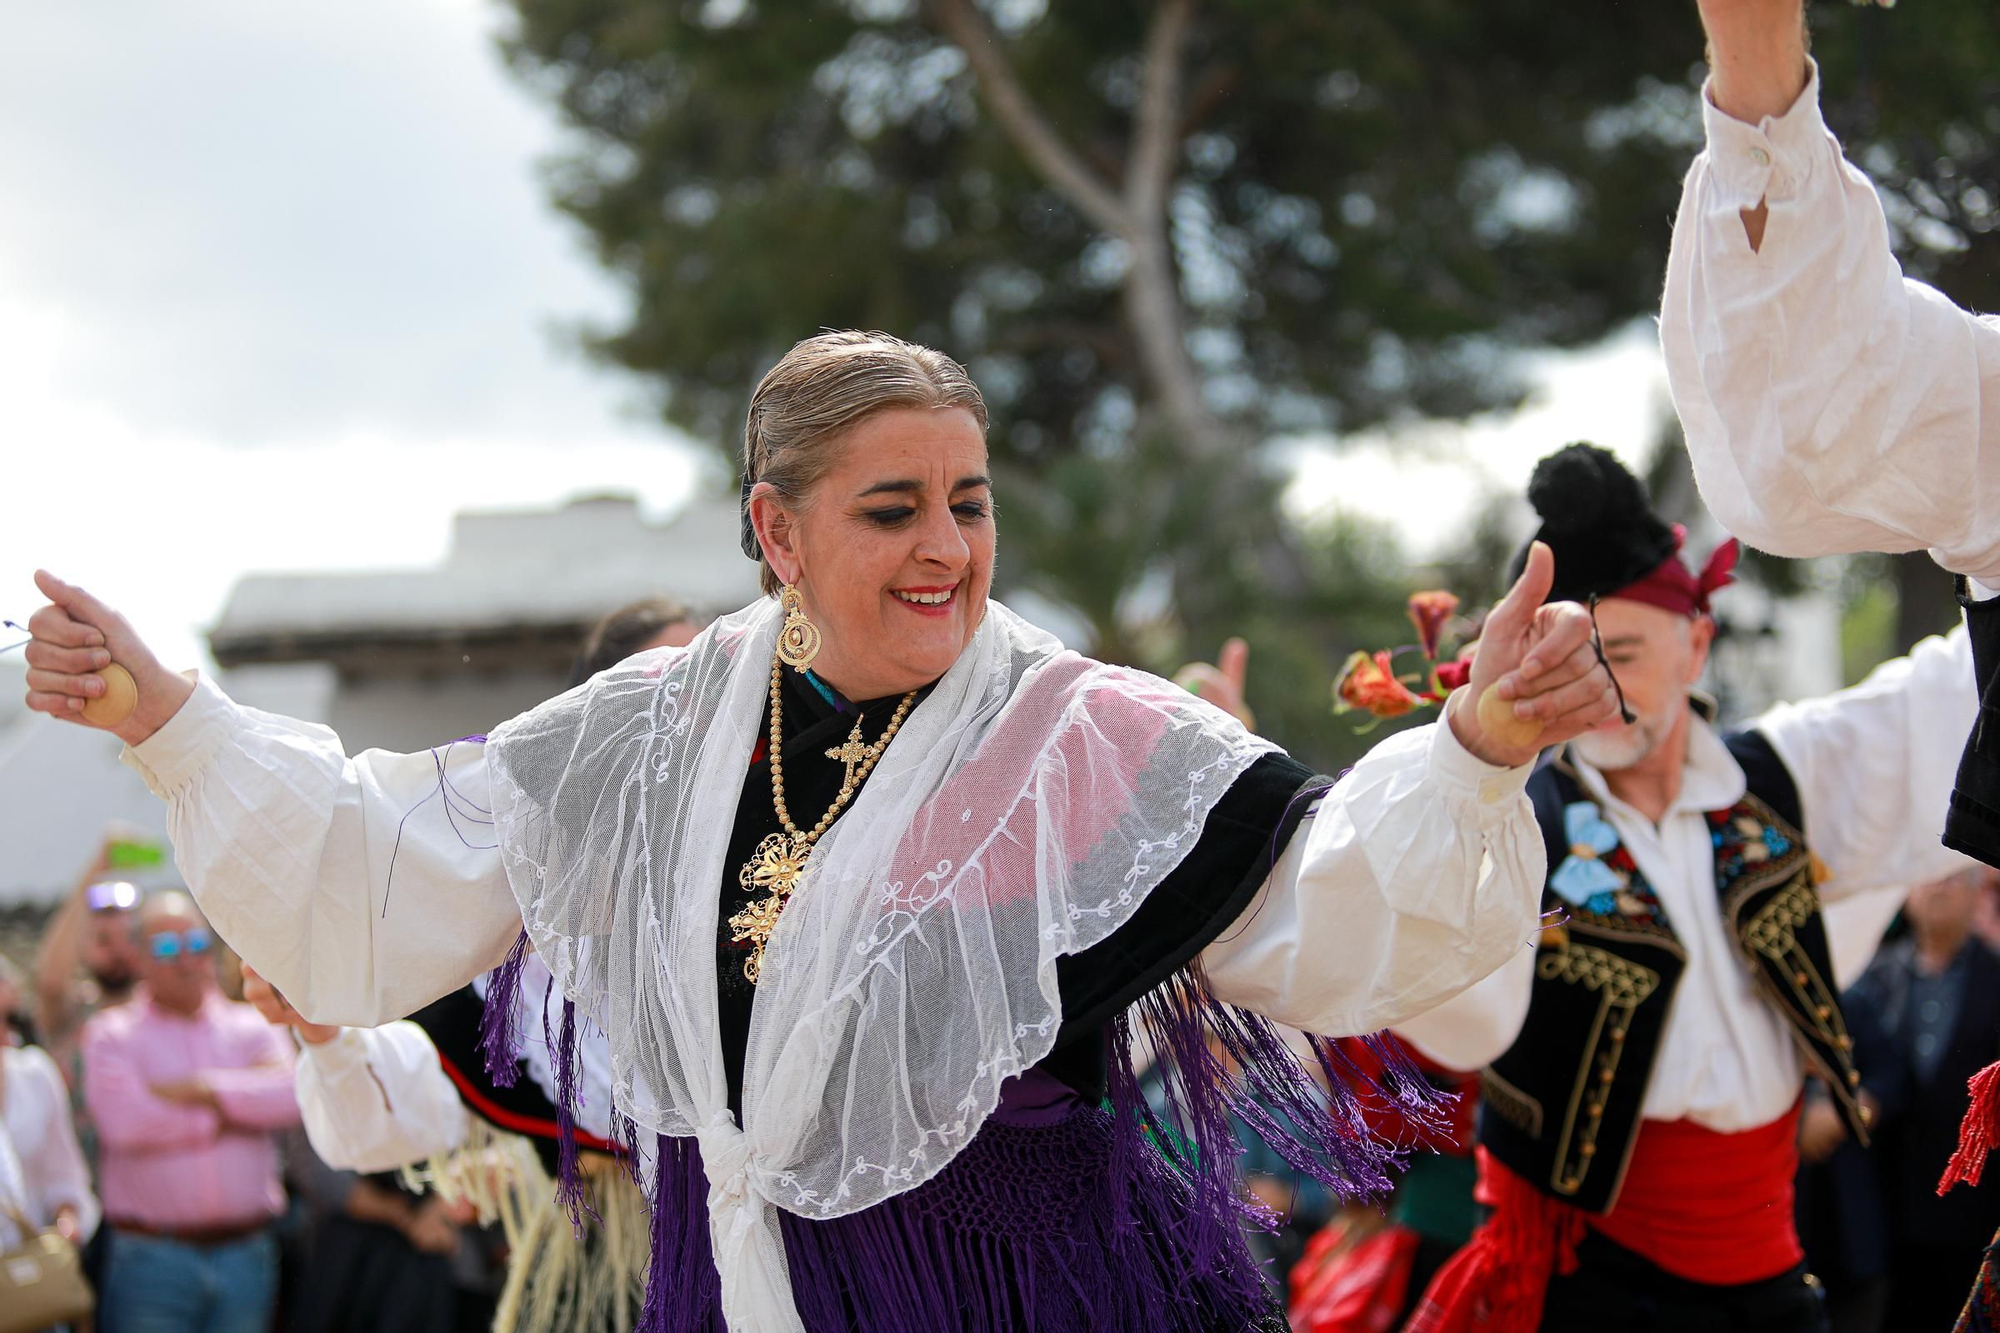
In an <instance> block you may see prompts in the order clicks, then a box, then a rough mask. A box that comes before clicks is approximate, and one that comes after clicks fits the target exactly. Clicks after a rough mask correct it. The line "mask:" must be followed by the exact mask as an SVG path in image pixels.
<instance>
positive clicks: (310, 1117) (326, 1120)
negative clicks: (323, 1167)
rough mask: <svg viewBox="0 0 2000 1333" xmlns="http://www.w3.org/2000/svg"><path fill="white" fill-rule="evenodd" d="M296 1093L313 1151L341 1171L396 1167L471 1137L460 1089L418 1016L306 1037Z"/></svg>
mask: <svg viewBox="0 0 2000 1333" xmlns="http://www.w3.org/2000/svg"><path fill="white" fill-rule="evenodd" d="M298 1095H299V1115H300V1117H301V1119H303V1120H304V1121H305V1126H306V1138H307V1139H309V1140H311V1142H312V1146H313V1151H314V1152H316V1153H318V1154H319V1158H320V1160H321V1161H323V1162H325V1163H326V1164H327V1165H328V1166H331V1167H334V1168H336V1169H338V1170H341V1171H362V1172H372V1171H393V1170H395V1169H396V1168H397V1167H400V1166H408V1165H411V1164H412V1163H416V1162H422V1161H426V1160H428V1159H429V1158H432V1157H436V1156H438V1155H440V1154H442V1153H447V1152H450V1151H451V1150H452V1149H453V1148H456V1147H457V1146H458V1145H459V1144H461V1143H463V1142H465V1130H466V1114H467V1113H466V1110H465V1106H464V1104H463V1103H461V1102H460V1101H459V1099H458V1089H457V1088H455V1087H453V1086H452V1082H451V1079H450V1077H449V1076H448V1075H447V1074H446V1073H445V1072H444V1067H443V1066H442V1065H440V1064H439V1063H438V1053H437V1047H435V1046H433V1045H432V1044H431V1039H430V1037H429V1036H427V1035H426V1034H425V1032H424V1030H423V1029H422V1028H420V1027H418V1026H417V1025H416V1024H415V1023H389V1024H386V1025H384V1026H382V1027H379V1028H342V1029H341V1031H340V1035H339V1036H337V1037H335V1038H334V1039H333V1040H332V1041H329V1042H322V1043H320V1044H318V1045H313V1044H312V1043H309V1042H308V1043H302V1044H301V1047H300V1051H299V1064H298Z"/></svg>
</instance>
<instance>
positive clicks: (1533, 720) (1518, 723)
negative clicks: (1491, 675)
mask: <svg viewBox="0 0 2000 1333" xmlns="http://www.w3.org/2000/svg"><path fill="white" fill-rule="evenodd" d="M1477 716H1478V718H1479V729H1480V730H1481V731H1484V732H1485V733H1486V734H1487V735H1488V736H1491V737H1492V738H1493V739H1494V740H1496V741H1498V742H1500V743H1501V744H1502V745H1505V746H1508V747H1510V748H1513V749H1519V748H1520V747H1522V746H1524V745H1533V744H1534V743H1535V737H1537V736H1539V735H1541V734H1542V726H1543V724H1542V720H1541V719H1540V718H1538V717H1516V716H1514V701H1513V700H1512V699H1502V698H1501V697H1500V683H1499V682H1498V681H1495V682H1494V683H1493V684H1491V685H1488V686H1487V687H1486V692H1485V693H1483V694H1481V695H1480V696H1479V709H1478V714H1477Z"/></svg>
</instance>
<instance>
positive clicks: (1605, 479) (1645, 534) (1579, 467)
mask: <svg viewBox="0 0 2000 1333" xmlns="http://www.w3.org/2000/svg"><path fill="white" fill-rule="evenodd" d="M1528 502H1529V503H1530V504H1532V505H1533V506H1534V507H1535V512H1536V513H1537V514H1539V515H1540V516H1541V520H1542V526H1541V529H1540V530H1539V531H1538V532H1536V533H1535V540H1536V541H1541V542H1546V543H1548V546H1549V549H1550V551H1551V552H1552V553H1553V554H1554V555H1555V558H1556V577H1555V587H1554V589H1553V590H1552V591H1551V592H1550V594H1549V600H1551V601H1565V602H1584V601H1589V600H1590V599H1591V598H1592V597H1629V598H1632V599H1634V600H1636V601H1642V602H1647V603H1650V604H1651V605H1654V606H1659V607H1664V608H1665V609H1667V610H1670V611H1677V612H1682V613H1684V614H1687V615H1698V614H1703V613H1705V612H1707V610H1708V598H1709V594H1710V593H1713V592H1714V591H1715V590H1716V589H1717V588H1720V587H1723V586H1724V585H1726V584H1727V583H1729V582H1730V578H1731V575H1730V571H1731V570H1732V569H1734V568H1735V565H1736V555H1737V546H1736V543H1735V541H1733V540H1731V541H1728V542H1725V543H1723V544H1722V545H1721V546H1720V547H1718V548H1716V551H1715V554H1714V555H1713V556H1711V557H1710V558H1709V562H1708V566H1707V567H1706V568H1705V569H1704V570H1703V571H1702V573H1701V574H1700V575H1699V576H1697V575H1695V574H1694V573H1693V572H1691V571H1690V570H1689V569H1688V567H1687V566H1686V565H1685V564H1683V563H1682V562H1681V545H1682V543H1683V542H1684V541H1685V540H1686V537H1687V530H1686V529H1685V528H1683V527H1681V526H1680V525H1679V524H1677V523H1676V524H1669V523H1668V522H1667V521H1666V520H1664V519H1662V518H1661V517H1660V516H1659V515H1658V514H1656V513H1654V512H1653V507H1652V505H1651V503H1650V502H1649V501H1648V500H1647V498H1646V488H1645V487H1644V486H1643V485H1641V484H1640V482H1639V479H1638V478H1637V477H1635V476H1633V475H1632V473H1631V472H1630V471H1629V470H1628V469H1627V468H1626V467H1625V465H1624V464H1623V463H1620V462H1619V461H1618V460H1617V459H1616V458H1614V457H1613V456H1612V455H1611V453H1610V451H1608V450H1605V449H1600V448H1598V447H1597V446H1596V445H1594V444H1572V445H1568V446H1565V447H1564V448H1561V449H1558V450H1557V451H1556V452H1554V453H1552V454H1550V455H1549V456H1548V457H1547V458H1544V459H1543V460H1542V461H1541V462H1539V463H1537V464H1535V475H1534V476H1533V477H1532V478H1531V479H1530V480H1529V482H1528ZM1527 560H1528V552H1527V548H1525V547H1523V548H1522V550H1521V553H1520V554H1519V555H1518V556H1516V557H1515V558H1514V570H1513V574H1514V577H1516V578H1518V577H1520V573H1521V570H1522V568H1523V567H1524V566H1525V565H1526V564H1527Z"/></svg>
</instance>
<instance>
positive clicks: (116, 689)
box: [83, 662, 139, 727]
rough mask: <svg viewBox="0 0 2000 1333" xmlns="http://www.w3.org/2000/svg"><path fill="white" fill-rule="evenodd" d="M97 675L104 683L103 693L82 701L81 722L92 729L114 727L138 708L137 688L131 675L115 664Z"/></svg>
mask: <svg viewBox="0 0 2000 1333" xmlns="http://www.w3.org/2000/svg"><path fill="white" fill-rule="evenodd" d="M97 675H98V676H99V677H100V678H101V679H102V680H103V681H104V693H102V694H100V695H98V696H97V697H96V698H95V699H86V700H85V701H84V705H83V720H84V721H86V722H88V723H90V724H91V725H92V726H94V727H115V726H117V725H118V724H119V723H120V722H123V721H124V720H125V719H126V718H128V717H130V716H132V710H133V709H135V708H137V707H138V706H139V686H138V684H137V682H135V681H134V680H133V679H132V673H131V672H129V671H127V670H126V669H125V668H124V667H122V666H119V665H118V664H117V663H116V662H113V663H112V664H111V665H110V666H107V667H104V668H102V669H101V670H99V671H98V672H97Z"/></svg>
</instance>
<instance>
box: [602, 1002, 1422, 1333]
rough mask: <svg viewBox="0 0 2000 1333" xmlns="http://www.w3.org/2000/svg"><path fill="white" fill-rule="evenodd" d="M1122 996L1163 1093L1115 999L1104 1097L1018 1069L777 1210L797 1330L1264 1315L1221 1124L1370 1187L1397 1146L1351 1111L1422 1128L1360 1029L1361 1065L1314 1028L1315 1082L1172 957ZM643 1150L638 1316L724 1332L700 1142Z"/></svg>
mask: <svg viewBox="0 0 2000 1333" xmlns="http://www.w3.org/2000/svg"><path fill="white" fill-rule="evenodd" d="M1136 1008H1137V1010H1138V1013H1139V1017H1138V1019H1137V1022H1138V1023H1142V1024H1144V1026H1145V1029H1146V1030H1147V1032H1148V1033H1149V1036H1150V1039H1151V1041H1152V1044H1153V1048H1154V1052H1155V1055H1156V1058H1157V1064H1156V1066H1155V1067H1156V1069H1157V1071H1158V1075H1159V1078H1160V1081H1161V1086H1162V1088H1163V1091H1164V1093H1165V1101H1166V1109H1165V1110H1155V1109H1154V1108H1153V1107H1151V1106H1149V1105H1148V1103H1147V1101H1146V1098H1145V1096H1144V1094H1143V1092H1142V1091H1141V1088H1140V1080H1139V1078H1138V1076H1137V1074H1136V1072H1135V1069H1134V1064H1133V1060H1132V1052H1131V1042H1132V1033H1133V1031H1134V1021H1133V1020H1132V1019H1131V1018H1130V1016H1129V1015H1128V1016H1126V1017H1121V1018H1120V1019H1119V1020H1118V1022H1117V1023H1116V1024H1114V1026H1113V1027H1112V1029H1111V1031H1110V1034H1109V1040H1110V1050H1109V1052H1108V1055H1109V1061H1108V1065H1109V1080H1108V1087H1109V1093H1110V1096H1109V1099H1108V1106H1107V1107H1105V1108H1096V1107H1089V1106H1085V1105H1083V1104H1082V1103H1081V1102H1080V1101H1079V1100H1078V1099H1077V1098H1076V1097H1075V1096H1074V1095H1073V1094H1071V1093H1069V1092H1068V1090H1067V1089H1066V1088H1064V1087H1063V1086H1062V1085H1061V1084H1059V1083H1058V1082H1057V1081H1056V1080H1054V1079H1053V1078H1052V1077H1051V1076H1050V1075H1047V1074H1043V1073H1040V1072H1038V1071H1030V1072H1029V1073H1027V1074H1025V1075H1022V1076H1020V1077H1019V1078H1016V1079H1011V1080H1009V1082H1008V1084H1007V1085H1006V1087H1005V1089H1003V1096H1002V1101H1001V1105H1000V1107H999V1108H998V1109H997V1110H996V1111H995V1112H994V1114H993V1116H992V1117H991V1118H990V1119H989V1120H988V1121H987V1123H986V1125H985V1126H984V1127H983V1128H982V1129H981V1131H980V1132H979V1134H978V1135H977V1136H976V1137H975V1138H974V1139H973V1141H972V1142H971V1143H970V1144H969V1145H967V1146H966V1148H965V1149H964V1151H962V1152H961V1153H960V1154H959V1155H958V1156H957V1157H955V1158H953V1159H952V1161H951V1162H950V1163H949V1164H947V1165H946V1166H945V1168H944V1169H943V1170H942V1171H940V1172H939V1173H938V1174H937V1175H936V1176H935V1177H933V1178H932V1179H931V1180H930V1181H929V1182H927V1183H926V1184H924V1185H922V1186H920V1187H919V1188H917V1189H914V1190H911V1191H909V1192H907V1193H904V1194H899V1195H896V1196H894V1197H893V1198H890V1199H888V1200H886V1201H885V1202H883V1203H881V1204H878V1205H876V1206H875V1207H873V1208H870V1209H866V1210H864V1211H862V1212H859V1213H854V1214H850V1215H848V1216H845V1217H840V1218H835V1219H833V1220H831V1221H824V1222H815V1221H808V1220H806V1219H804V1218H800V1217H797V1216H794V1215H792V1214H790V1213H782V1212H781V1213H780V1214H779V1223H780V1228H781V1230H782V1232H783V1236H784V1242H785V1255H786V1264H787V1267H788V1269H789V1271H790V1274H791V1280H792V1289H793V1296H794V1299H795V1300H796V1302H797V1305H798V1310H799V1315H800V1318H801V1319H802V1321H803V1322H804V1324H805V1326H806V1328H807V1329H808V1330H809V1331H810V1333H848V1331H849V1330H853V1331H854V1333H918V1331H919V1330H924V1331H926V1333H928V1330H933V1329H964V1330H969V1331H970V1333H1006V1331H1008V1330H1013V1329H1018V1328H1035V1329H1041V1330H1048V1331H1049V1333H1101V1331H1105V1330H1122V1331H1129V1333H1141V1331H1143V1333H1213V1331H1214V1330H1219V1329H1232V1330H1235V1329H1249V1328H1264V1327H1273V1328H1282V1327H1283V1326H1284V1324H1283V1317H1282V1315H1281V1314H1277V1313H1276V1312H1275V1310H1274V1307H1273V1305H1272V1298H1271V1296H1270V1294H1269V1291H1268V1289H1267V1287H1266V1284H1265V1280H1264V1275H1263V1274H1262V1272H1261V1271H1260V1269H1259V1267H1258V1264H1257V1262H1256V1260H1255V1259H1254V1258H1253V1256H1252V1254H1251V1252H1250V1248H1249V1246H1248V1244H1247V1243H1246V1241H1245V1236H1244V1227H1245V1226H1246V1225H1251V1226H1269V1225H1271V1224H1272V1223H1273V1222H1274V1221H1275V1220H1276V1219H1275V1218H1273V1217H1272V1216H1271V1214H1269V1213H1268V1212H1267V1211H1266V1210H1264V1209H1263V1208H1261V1207H1260V1206H1258V1205H1257V1204H1255V1203H1254V1202H1253V1201H1251V1200H1250V1199H1249V1198H1248V1197H1247V1195H1246V1194H1245V1192H1244V1191H1243V1190H1242V1187H1241V1185H1240V1182H1239V1181H1238V1178H1237V1174H1236V1159H1237V1156H1238V1154H1239V1153H1240V1152H1241V1151H1242V1148H1241V1144H1240V1142H1239V1140H1238V1139H1237V1137H1236V1131H1235V1122H1241V1123H1242V1124H1244V1125H1247V1126H1248V1127H1249V1128H1250V1129H1252V1130H1253V1131H1255V1132H1257V1133H1259V1134H1260V1135H1262V1136H1263V1137H1264V1138H1265V1139H1266V1140H1267V1141H1268V1142H1269V1143H1271V1145H1272V1146H1273V1147H1274V1148H1275V1149H1277V1151H1278V1152H1279V1153H1280V1154H1281V1155H1282V1156H1283V1157H1284V1159H1285V1160H1286V1161H1287V1162H1289V1163H1291V1164H1292V1165H1293V1166H1294V1167H1296V1168H1297V1169H1299V1170H1300V1171H1302V1172H1304V1173H1305V1174H1307V1175H1310V1176H1311V1177H1312V1178H1313V1179H1315V1180H1317V1181H1319V1182H1320V1183H1321V1184H1322V1185H1324V1186H1326V1187H1327V1188H1328V1189H1329V1190H1331V1191H1332V1192H1333V1193H1334V1194H1335V1195H1336V1197H1339V1198H1341V1199H1354V1198H1359V1197H1363V1196H1366V1195H1368V1194H1372V1193H1376V1192H1379V1191H1381V1190H1383V1189H1385V1188H1386V1187H1387V1185H1388V1184H1389V1173H1390V1171H1391V1169H1393V1167H1394V1166H1395V1163H1396V1159H1397V1158H1399V1157H1400V1156H1401V1155H1402V1153H1403V1151H1404V1149H1405V1146H1406V1145H1401V1144H1396V1143H1391V1142H1388V1141H1386V1140H1384V1139H1382V1138H1381V1137H1380V1136H1379V1134H1378V1133H1377V1131H1376V1130H1375V1129H1374V1128H1373V1127H1372V1125H1371V1117H1372V1116H1373V1115H1374V1114H1375V1113H1378V1112H1384V1111H1392V1110H1393V1111H1395V1112H1397V1113H1398V1114H1400V1116H1401V1117H1403V1118H1404V1119H1405V1120H1406V1121H1408V1122H1410V1123H1411V1124H1413V1125H1414V1126H1416V1127H1418V1128H1419V1129H1421V1128H1422V1127H1424V1126H1431V1125H1437V1124H1439V1123H1440V1121H1441V1120H1442V1117H1443V1115H1444V1113H1445V1110H1446V1108H1447V1107H1448V1105H1449V1102H1450V1098H1449V1096H1448V1095H1447V1094H1444V1093H1440V1092H1438V1091H1437V1090H1435V1089H1433V1088H1432V1087H1431V1086H1430V1085H1429V1084H1428V1083H1427V1082H1426V1081H1425V1080H1424V1079H1423V1077H1422V1076H1421V1074H1419V1073H1418V1072H1417V1071H1416V1070H1415V1069H1414V1068H1413V1067H1412V1066H1411V1065H1410V1064H1409V1063H1408V1062H1407V1060H1406V1059H1404V1058H1403V1057H1402V1056H1400V1055H1399V1054H1397V1053H1396V1052H1395V1051H1394V1049H1393V1048H1392V1047H1390V1046H1388V1045H1386V1044H1385V1043H1381V1042H1378V1041H1374V1040H1373V1039H1370V1040H1369V1041H1368V1043H1367V1045H1368V1046H1369V1048H1370V1053H1371V1054H1372V1055H1374V1056H1375V1057H1377V1058H1379V1059H1380V1060H1381V1062H1382V1072H1381V1073H1380V1074H1379V1075H1378V1074H1375V1073H1373V1072H1371V1071H1368V1070H1365V1069H1363V1068H1361V1067H1360V1066H1358V1065H1357V1064H1355V1063H1354V1062H1353V1061H1352V1060H1350V1059H1349V1058H1348V1057H1347V1056H1346V1055H1345V1054H1344V1053H1343V1052H1342V1051H1340V1050H1339V1049H1338V1048H1335V1047H1333V1046H1331V1045H1328V1044H1326V1043H1315V1050H1316V1054H1317V1056H1318V1063H1319V1065H1320V1069H1321V1071H1322V1073H1323V1074H1324V1075H1325V1076H1326V1080H1327V1087H1326V1088H1322V1087H1320V1085H1319V1084H1318V1082H1316V1081H1315V1080H1314V1079H1313V1077H1312V1076H1311V1075H1310V1074H1308V1073H1307V1072H1306V1070H1305V1068H1304V1067H1303V1066H1302V1065H1301V1064H1300V1061H1299V1059H1298V1057H1297V1056H1296V1055H1295V1054H1294V1053H1293V1051H1292V1049H1291V1048H1290V1047H1289V1046H1287V1045H1286V1044H1285V1042H1284V1039H1283V1038H1282V1037H1280V1036H1279V1035H1278V1033H1277V1032H1276V1030H1275V1029H1273V1028H1272V1027H1271V1025H1270V1024H1269V1023H1267V1022H1265V1021H1264V1020H1262V1019H1259V1018H1257V1017H1255V1016H1253V1015H1250V1014H1247V1013H1245V1012H1243V1011H1241V1010H1238V1009H1235V1008H1233V1007H1231V1006H1228V1005H1224V1004H1221V1003H1219V1002H1218V1001H1216V1000H1215V999H1214V998H1213V997H1212V996H1210V995H1209V994H1208V992H1207V989H1206V988H1205V987H1204V986H1203V985H1202V984H1201V981H1200V979H1199V978H1198V976H1196V975H1194V974H1192V973H1191V972H1187V971H1184V972H1181V973H1178V974H1176V975H1175V977H1174V978H1173V979H1172V980H1170V981H1169V982H1168V983H1167V984H1166V985H1165V986H1163V987H1162V988H1161V989H1160V990H1158V991H1156V992H1154V993H1153V994H1151V995H1149V996H1147V997H1146V998H1145V1000H1143V1001H1141V1003H1140V1004H1139V1005H1138V1006H1136ZM1329 1089H1330V1091H1329ZM1052 1090H1053V1091H1052ZM658 1151H659V1158H658V1169H657V1172H656V1174H655V1177H654V1180H653V1182H652V1186H653V1188H652V1191H651V1193H652V1197H653V1222H652V1244H653V1251H652V1255H653V1257H652V1266H651V1270H650V1273H649V1279H648V1282H647V1292H646V1301H645V1306H644V1309H643V1311H642V1314H641V1317H640V1321H639V1326H638V1333H723V1324H722V1315H721V1309H720V1281H719V1279H718V1278H717V1276H716V1273H715V1266H714V1260H713V1252H712V1250H711V1248H710V1244H709V1235H708V1209H707V1192H708V1185H707V1177H706V1176H705V1175H704V1173H703V1171H702V1167H701V1160H700V1154H699V1150H698V1149H697V1147H696V1145H695V1142H694V1140H692V1139H674V1138H665V1137H663V1138H661V1139H659V1141H658Z"/></svg>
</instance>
